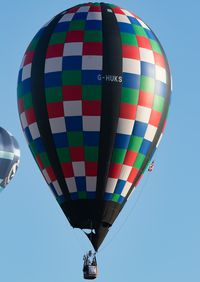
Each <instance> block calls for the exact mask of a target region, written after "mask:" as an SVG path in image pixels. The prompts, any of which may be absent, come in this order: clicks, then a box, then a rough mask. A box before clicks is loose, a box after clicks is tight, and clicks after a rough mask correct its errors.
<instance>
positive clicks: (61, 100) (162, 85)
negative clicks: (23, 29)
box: [18, 3, 171, 251]
mask: <svg viewBox="0 0 200 282" xmlns="http://www.w3.org/2000/svg"><path fill="white" fill-rule="evenodd" d="M170 95H171V80H170V70H169V65H168V62H167V59H166V56H165V53H164V51H163V48H162V46H161V44H160V43H159V41H158V39H157V37H156V36H155V34H154V33H153V32H152V30H151V29H150V28H149V27H148V26H147V25H146V24H145V23H144V22H143V21H142V20H141V19H140V18H138V17H137V16H136V15H135V14H133V13H131V12H129V11H127V10H125V9H122V8H120V7H117V6H115V5H111V4H105V3H86V4H80V5H77V6H75V7H72V8H70V9H67V10H65V11H63V12H61V13H60V14H58V15H56V16H55V17H54V18H53V19H52V20H51V21H50V22H48V23H47V24H46V25H45V26H44V27H42V28H41V29H40V30H39V32H38V33H37V34H36V35H35V37H34V38H33V40H32V41H31V43H30V45H29V46H28V48H27V50H26V52H25V55H24V58H23V61H22V64H21V68H20V71H19V79H18V108H19V115H20V120H21V124H22V128H23V130H24V133H25V135H26V138H27V141H28V144H29V147H30V150H31V152H32V154H33V156H34V158H35V160H36V162H37V164H38V166H39V168H40V170H41V172H42V174H43V176H44V178H45V179H46V182H47V183H48V185H49V187H50V189H51V190H52V192H53V194H54V195H55V198H56V200H57V201H58V203H59V205H60V207H61V208H62V210H63V212H64V214H65V215H66V217H67V219H68V221H69V223H70V224H71V226H73V227H75V228H81V229H89V230H91V232H90V233H89V234H88V238H89V240H90V241H91V243H92V245H93V247H94V249H95V250H96V251H97V250H98V248H99V246H100V245H101V243H102V242H103V240H104V238H105V236H106V234H107V232H108V230H109V228H110V227H111V226H112V224H113V223H114V221H115V219H116V218H117V216H118V215H119V213H120V212H121V210H122V208H123V206H124V205H125V203H126V201H127V199H128V198H129V196H130V194H131V192H132V191H133V190H134V188H135V187H136V185H137V184H138V182H139V180H140V178H141V177H142V175H143V173H144V171H145V169H146V168H147V166H148V164H149V162H150V160H151V158H152V156H153V154H154V152H155V150H156V148H157V146H158V144H159V142H160V140H161V137H162V135H163V130H164V127H165V122H166V117H167V113H168V108H169V103H170Z"/></svg>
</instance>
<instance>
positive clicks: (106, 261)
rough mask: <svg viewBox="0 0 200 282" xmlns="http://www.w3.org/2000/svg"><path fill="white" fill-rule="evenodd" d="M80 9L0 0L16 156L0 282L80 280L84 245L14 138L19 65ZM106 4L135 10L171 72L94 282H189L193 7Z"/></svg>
mask: <svg viewBox="0 0 200 282" xmlns="http://www.w3.org/2000/svg"><path fill="white" fill-rule="evenodd" d="M81 2H84V1H80V2H79V1H75V0H71V1H64V0H60V1H48V0H42V1H38V0H35V1H33V0H29V1H27V0H18V1H12V2H11V1H1V9H0V27H1V42H0V74H1V75H0V85H1V96H0V97H1V100H0V121H1V122H0V125H1V126H2V127H4V128H6V129H8V130H9V131H10V132H12V133H13V135H14V136H15V137H16V138H17V139H18V141H19V144H20V147H21V151H22V152H21V153H22V156H21V164H20V168H19V170H18V172H17V175H16V176H15V178H14V179H13V180H12V182H11V183H10V185H9V187H8V188H7V190H5V191H3V192H2V193H1V195H0V222H1V229H0V238H1V240H0V242H1V243H0V265H1V271H0V281H4V282H44V281H48V282H55V281H59V282H66V281H70V282H74V281H76V282H77V281H82V256H83V253H84V252H86V251H88V250H89V249H90V244H89V243H88V241H87V239H86V237H85V236H84V235H83V234H82V233H81V232H80V231H78V230H73V229H72V228H71V227H70V225H69V223H68V222H67V220H66V218H65V216H64V215H63V213H62V211H61V210H60V208H59V206H58V204H57V202H56V201H55V199H54V198H53V196H52V194H51V192H50V190H49V189H48V187H47V185H46V183H45V181H44V179H43V177H42V176H41V174H40V172H39V170H38V168H37V166H36V164H35V162H34V160H33V158H32V155H31V153H30V152H29V149H28V146H27V144H26V141H25V138H24V136H23V133H22V130H21V126H20V122H19V118H18V111H17V98H16V84H17V75H18V69H19V65H20V63H21V59H22V56H23V53H24V51H25V49H26V47H27V45H28V43H29V42H30V40H31V39H32V37H33V36H34V34H35V33H36V32H37V31H38V30H39V29H40V27H41V26H42V25H43V24H44V23H45V22H47V21H48V20H49V19H51V18H52V17H53V16H54V15H56V14H57V13H59V12H60V11H62V10H64V9H66V8H68V7H70V6H73V5H75V4H78V3H81ZM113 3H114V4H117V5H119V6H121V7H123V8H126V9H127V10H131V11H133V12H135V13H136V14H137V15H138V16H140V17H141V18H142V19H143V20H144V22H146V23H147V24H148V25H149V26H150V27H151V28H152V29H153V31H154V32H155V33H156V35H157V36H158V38H159V39H160V41H161V43H162V45H163V47H164V49H165V52H166V54H167V57H168V60H169V63H170V66H171V71H172V75H173V97H172V104H171V110H170V115H169V119H168V125H167V129H166V132H165V136H164V138H163V140H162V142H161V145H160V147H159V149H158V152H157V155H156V164H155V169H154V171H153V172H152V173H151V174H150V175H149V176H147V175H146V176H144V179H143V181H141V183H140V185H139V186H138V191H136V194H135V195H133V197H132V198H131V199H130V200H129V202H128V204H127V206H126V207H125V209H124V211H123V212H122V213H121V216H120V217H119V219H118V220H117V221H116V223H115V226H113V228H112V230H111V231H110V234H109V235H108V236H107V239H106V240H105V241H104V244H103V246H102V249H100V252H99V254H98V257H97V259H98V264H99V267H100V276H99V278H98V280H97V281H99V282H101V281H104V282H105V281H106V282H109V281H112V282H113V281H115V282H119V281H120V282H121V281H126V282H129V281H137V282H147V281H148V282H161V281H162V282H166V281H167V282H169V281H170V282H174V281H181V282H188V281H194V282H198V281H200V267H199V261H200V221H199V214H200V185H199V176H200V173H199V159H200V152H199V149H198V148H199V140H200V130H199V121H200V111H199V103H200V94H199V87H198V81H199V80H200V70H199V62H200V52H199V50H198V49H199V46H200V37H199V27H200V18H199V10H200V2H199V1H198V0H193V1H180V0H177V1H174V0H173V1H172V0H168V1H160V0H141V1H122V0H115V2H113ZM137 197H138V200H137ZM132 207H134V209H133V208H132ZM125 220H126V222H125V224H123V222H124V221H125ZM119 229H120V232H118V230H119Z"/></svg>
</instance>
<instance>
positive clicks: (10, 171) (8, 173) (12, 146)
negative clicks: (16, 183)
mask: <svg viewBox="0 0 200 282" xmlns="http://www.w3.org/2000/svg"><path fill="white" fill-rule="evenodd" d="M19 160H20V150H19V145H18V143H17V140H16V139H15V138H14V136H13V135H12V134H11V133H10V132H8V131H7V130H5V129H4V128H2V127H0V191H2V190H3V188H5V187H6V186H7V185H8V184H9V182H10V181H11V179H12V178H13V176H14V175H15V173H16V171H17V168H18V166H19Z"/></svg>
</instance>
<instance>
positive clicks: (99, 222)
mask: <svg viewBox="0 0 200 282" xmlns="http://www.w3.org/2000/svg"><path fill="white" fill-rule="evenodd" d="M61 208H62V210H63V212H64V214H65V215H66V217H67V219H68V220H69V223H70V224H71V225H72V227H74V228H80V229H82V230H83V232H84V233H85V234H86V236H87V237H88V239H89V240H90V242H91V243H92V245H93V247H94V249H95V251H97V250H98V248H99V247H100V245H101V244H102V242H103V240H104V238H105V237H106V235H107V233H108V231H109V228H110V227H111V226H112V224H113V223H114V221H115V219H116V218H117V216H118V214H119V213H120V211H121V209H122V206H121V205H120V204H118V203H114V202H105V201H102V200H101V201H99V200H78V201H69V202H64V203H62V204H61Z"/></svg>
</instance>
